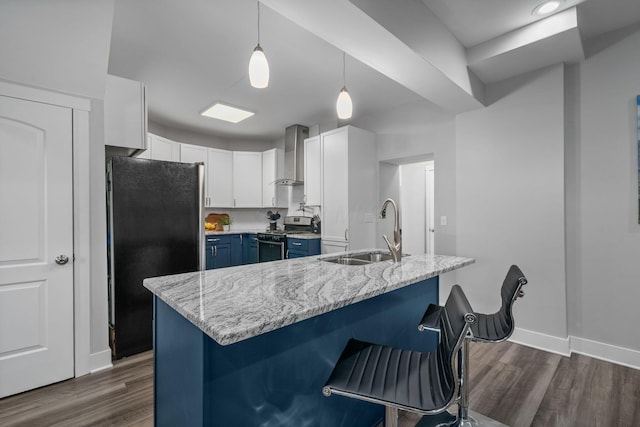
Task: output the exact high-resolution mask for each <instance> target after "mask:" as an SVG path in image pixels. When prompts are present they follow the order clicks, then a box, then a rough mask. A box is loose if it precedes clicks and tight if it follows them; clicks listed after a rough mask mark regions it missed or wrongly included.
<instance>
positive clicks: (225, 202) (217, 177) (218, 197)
mask: <svg viewBox="0 0 640 427" xmlns="http://www.w3.org/2000/svg"><path fill="white" fill-rule="evenodd" d="M208 159H209V161H208V166H209V171H208V174H207V187H208V188H209V198H210V205H211V206H215V207H218V208H228V207H232V206H233V151H227V150H219V149H216V148H209V151H208Z"/></svg>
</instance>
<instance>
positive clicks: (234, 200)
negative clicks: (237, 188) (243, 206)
mask: <svg viewBox="0 0 640 427" xmlns="http://www.w3.org/2000/svg"><path fill="white" fill-rule="evenodd" d="M235 205H236V199H235V197H234V199H233V206H234V207H235Z"/></svg>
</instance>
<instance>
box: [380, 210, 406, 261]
mask: <svg viewBox="0 0 640 427" xmlns="http://www.w3.org/2000/svg"><path fill="white" fill-rule="evenodd" d="M389 203H391V205H392V206H393V211H394V214H395V221H394V224H393V244H391V242H390V241H389V238H388V237H387V236H386V235H383V236H382V237H383V238H384V241H385V242H387V246H388V247H389V251H390V252H391V257H392V258H393V262H398V261H400V260H401V259H402V236H401V235H400V227H399V226H398V205H396V202H394V201H393V199H387V200H385V201H384V203H383V204H382V209H380V218H386V217H387V205H388V204H389Z"/></svg>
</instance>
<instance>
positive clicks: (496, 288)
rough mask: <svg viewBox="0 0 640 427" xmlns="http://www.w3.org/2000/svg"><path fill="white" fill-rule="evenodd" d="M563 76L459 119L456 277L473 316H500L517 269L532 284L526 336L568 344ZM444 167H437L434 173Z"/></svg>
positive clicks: (556, 72) (516, 87)
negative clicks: (464, 262)
mask: <svg viewBox="0 0 640 427" xmlns="http://www.w3.org/2000/svg"><path fill="white" fill-rule="evenodd" d="M563 93H564V67H563V66H561V65H559V66H554V67H551V68H549V69H545V70H543V71H540V72H535V73H531V74H528V75H525V76H521V77H518V78H516V79H511V80H509V81H506V82H502V83H500V84H497V85H494V86H490V87H488V88H487V95H488V98H489V100H490V102H491V104H490V105H489V106H488V107H486V108H483V109H481V110H477V111H472V112H468V113H464V114H460V115H458V116H457V118H456V149H457V152H456V154H457V156H456V188H457V194H456V196H457V198H456V200H457V213H458V216H457V220H458V224H457V239H456V241H457V250H458V253H459V254H460V255H468V256H472V257H474V258H476V264H474V265H472V266H470V267H466V268H464V269H461V270H459V271H458V275H457V278H458V281H459V282H460V284H461V285H462V286H463V287H464V289H465V292H466V293H467V295H468V297H469V299H470V302H471V304H472V305H473V307H474V309H475V310H477V311H479V312H492V311H495V310H496V309H497V308H498V307H499V304H500V297H499V295H500V286H501V284H502V280H503V279H504V276H505V274H506V272H507V270H508V268H509V266H510V265H511V264H517V265H519V266H520V268H521V269H522V271H523V272H524V274H525V275H526V276H527V278H528V279H529V282H530V285H528V286H527V288H526V294H527V298H526V299H524V300H522V302H518V304H516V306H515V311H516V314H515V316H516V318H517V319H518V321H517V324H518V327H519V328H523V329H527V330H531V331H535V332H537V333H542V334H547V335H550V336H553V337H557V338H559V339H566V337H567V327H566V295H565V262H564V97H563ZM438 169H440V165H438V164H437V162H436V170H438Z"/></svg>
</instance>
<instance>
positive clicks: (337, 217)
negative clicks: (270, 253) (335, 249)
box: [322, 128, 375, 242]
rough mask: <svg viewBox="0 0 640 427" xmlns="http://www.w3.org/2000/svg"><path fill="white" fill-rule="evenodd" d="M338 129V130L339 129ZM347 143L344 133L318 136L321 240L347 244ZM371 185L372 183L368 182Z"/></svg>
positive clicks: (345, 133) (329, 133)
mask: <svg viewBox="0 0 640 427" xmlns="http://www.w3.org/2000/svg"><path fill="white" fill-rule="evenodd" d="M341 129H342V128H341ZM348 159H349V141H348V135H347V132H344V131H342V132H328V133H326V134H323V135H322V164H324V165H325V170H324V171H323V172H324V173H323V177H324V182H323V186H322V187H323V189H324V194H323V199H322V216H323V218H322V239H323V240H325V239H328V240H335V241H343V242H348V240H349V236H348V233H349V231H348V228H349V191H348V184H349V170H348V168H349V163H348ZM371 185H375V183H371Z"/></svg>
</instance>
